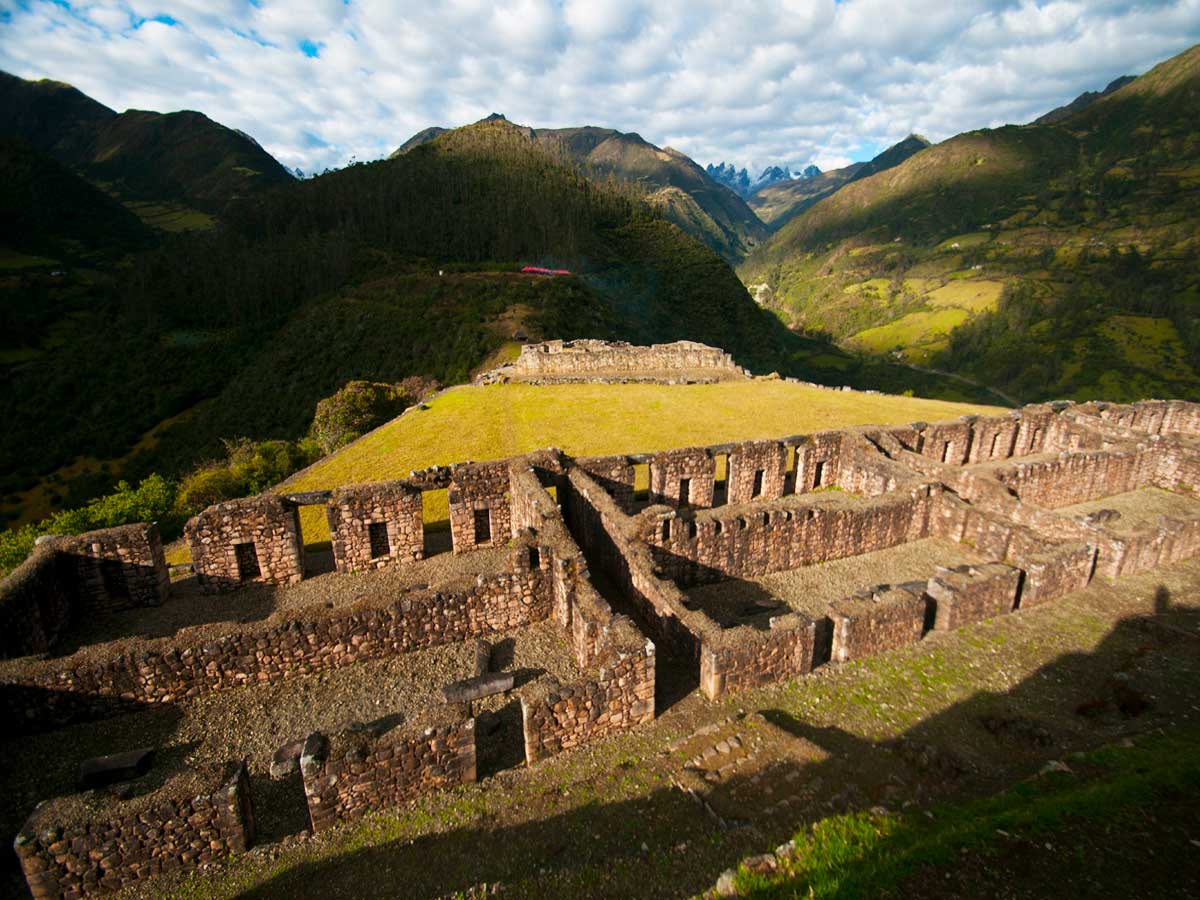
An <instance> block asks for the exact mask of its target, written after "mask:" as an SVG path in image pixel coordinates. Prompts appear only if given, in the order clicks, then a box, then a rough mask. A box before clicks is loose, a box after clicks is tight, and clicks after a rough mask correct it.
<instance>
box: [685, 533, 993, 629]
mask: <svg viewBox="0 0 1200 900" xmlns="http://www.w3.org/2000/svg"><path fill="white" fill-rule="evenodd" d="M983 561H984V560H983V558H982V557H981V556H980V555H979V554H978V553H975V552H974V551H972V550H971V549H970V548H969V547H967V546H966V545H964V544H959V543H957V542H955V541H942V540H938V539H937V538H927V539H925V540H921V541H913V542H912V543H908V544H901V545H900V546H898V547H889V548H888V549H886V550H877V551H876V552H874V553H864V554H862V555H861V556H852V557H849V558H847V559H835V560H829V561H828V562H823V563H818V564H817V565H813V566H804V567H803V568H799V569H793V570H791V571H789V572H775V573H773V574H771V575H764V576H762V577H761V578H746V579H742V578H728V579H725V580H724V581H718V582H715V583H713V584H705V585H699V586H696V587H692V588H689V589H688V591H687V601H686V602H687V603H688V605H689V606H692V607H693V608H698V609H701V610H703V611H704V612H705V613H706V614H707V615H708V616H709V617H710V618H712V619H713V620H714V621H716V622H718V623H720V624H721V625H722V626H724V627H726V628H728V627H732V626H735V625H756V626H759V627H762V628H766V627H768V625H767V622H768V620H769V619H770V617H771V616H777V615H779V614H780V613H783V612H787V610H788V609H789V608H790V609H793V610H796V611H797V612H802V613H804V614H805V615H807V616H809V617H811V618H814V619H816V618H820V617H822V616H824V615H826V614H827V613H828V612H829V606H830V604H831V603H833V602H834V601H837V600H841V599H842V598H843V597H849V596H850V595H852V594H853V593H855V591H859V590H863V589H867V588H872V587H875V586H877V585H881V584H903V583H904V582H906V581H916V580H921V581H925V580H928V579H929V578H932V577H933V575H934V574H935V573H936V571H937V567H938V566H957V565H962V564H964V563H977V562H983Z"/></svg>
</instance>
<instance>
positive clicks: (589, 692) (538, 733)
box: [510, 461, 656, 764]
mask: <svg viewBox="0 0 1200 900" xmlns="http://www.w3.org/2000/svg"><path fill="white" fill-rule="evenodd" d="M543 472H544V475H545V477H546V478H547V480H551V479H552V480H554V481H555V486H556V488H557V490H558V491H559V492H560V493H561V494H562V495H564V496H565V495H566V493H567V492H568V490H569V488H568V484H567V480H566V478H565V475H566V472H565V470H563V469H562V467H561V465H554V466H553V467H552V470H549V471H547V470H543ZM510 493H511V497H512V509H513V517H514V522H515V523H517V524H519V525H520V526H521V527H522V528H523V529H526V530H527V531H528V532H530V533H531V534H534V535H537V538H538V540H539V542H540V543H542V544H544V547H543V549H541V550H540V553H541V554H543V555H544V557H545V558H548V560H549V567H550V571H551V573H552V575H551V579H552V587H553V595H554V606H555V613H554V615H555V619H556V621H557V622H558V623H559V625H560V626H561V627H562V628H563V629H564V630H565V632H566V633H567V635H568V638H569V641H568V642H569V644H570V646H571V649H572V651H573V653H574V655H575V661H576V663H577V664H578V665H579V667H580V668H581V669H582V670H583V672H584V677H583V678H582V679H580V680H579V681H576V682H574V683H572V684H569V685H562V684H560V683H558V682H557V680H555V679H546V680H545V681H543V682H542V683H540V684H535V685H531V686H529V687H528V688H525V689H522V690H521V692H520V700H521V722H522V729H523V732H524V742H525V759H526V761H527V762H528V763H531V764H532V763H533V762H536V761H537V760H539V759H543V758H545V757H547V756H550V755H552V754H554V753H558V752H560V751H562V750H568V749H571V748H572V747H576V746H579V745H581V744H583V743H586V742H588V741H591V740H595V739H596V738H598V737H600V736H602V735H605V734H611V733H613V732H616V731H623V730H625V729H628V728H632V727H634V726H636V725H639V724H642V723H645V722H649V721H652V720H653V718H654V685H655V675H656V665H655V661H656V657H655V646H654V643H653V642H652V641H650V640H647V639H646V637H645V636H644V635H643V634H642V633H641V631H640V630H638V628H637V627H636V626H635V625H634V624H633V623H632V622H630V621H629V619H627V618H626V617H624V616H620V615H614V613H613V611H612V608H611V607H610V606H609V605H608V602H607V601H605V600H604V598H603V597H601V596H600V594H599V593H598V592H597V591H596V589H595V588H594V587H593V586H592V583H591V580H590V577H589V573H588V567H587V561H586V560H585V559H584V556H583V552H582V551H581V550H580V548H579V545H578V544H577V543H576V542H575V540H574V538H573V537H572V536H571V532H570V531H568V530H567V528H566V524H565V522H564V519H563V516H562V513H561V511H560V510H559V508H558V506H557V505H556V504H555V502H554V501H553V500H552V499H551V498H550V495H549V494H548V493H547V492H546V490H545V489H544V488H543V486H542V484H541V482H540V480H539V478H538V476H537V475H536V474H535V471H534V468H533V467H528V466H523V465H522V464H521V463H520V462H518V461H514V462H513V464H512V466H511V469H510Z"/></svg>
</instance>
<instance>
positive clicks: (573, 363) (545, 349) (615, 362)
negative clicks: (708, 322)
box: [507, 340, 746, 378]
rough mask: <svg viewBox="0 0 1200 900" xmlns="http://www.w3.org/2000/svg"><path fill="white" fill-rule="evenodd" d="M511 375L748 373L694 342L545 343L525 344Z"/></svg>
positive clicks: (722, 354)
mask: <svg viewBox="0 0 1200 900" xmlns="http://www.w3.org/2000/svg"><path fill="white" fill-rule="evenodd" d="M507 368H509V369H510V370H511V374H513V375H517V376H534V377H538V376H540V377H550V378H554V377H578V376H583V377H586V376H589V375H596V374H606V375H608V374H612V373H617V372H627V373H630V374H638V373H649V372H662V371H669V370H673V369H680V370H683V369H690V370H703V369H711V370H714V371H715V372H716V373H718V374H724V375H727V376H736V377H745V375H746V372H745V370H744V369H743V368H742V367H741V366H739V365H738V364H737V363H735V362H734V361H733V357H732V356H730V355H729V354H728V353H726V352H725V351H724V350H721V349H720V348H718V347H709V346H707V345H705V344H698V343H695V342H694V341H676V342H675V343H673V344H652V345H651V346H649V347H644V346H643V347H639V346H634V345H631V344H626V343H623V342H620V341H611V342H610V341H596V340H578V341H546V342H544V343H541V344H526V345H525V346H523V347H522V348H521V354H520V356H518V357H517V359H516V361H515V362H513V363H512V364H511V366H510V367H507Z"/></svg>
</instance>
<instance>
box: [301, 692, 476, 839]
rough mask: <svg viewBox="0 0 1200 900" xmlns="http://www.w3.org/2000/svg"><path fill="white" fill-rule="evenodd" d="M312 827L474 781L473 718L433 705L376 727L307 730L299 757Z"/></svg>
mask: <svg viewBox="0 0 1200 900" xmlns="http://www.w3.org/2000/svg"><path fill="white" fill-rule="evenodd" d="M300 773H301V778H302V779H303V781H304V796H305V798H306V799H307V801H308V813H309V817H310V819H311V821H312V830H313V832H314V833H316V832H320V831H324V830H326V829H327V828H331V827H333V826H334V825H336V824H337V823H339V822H347V821H352V820H354V819H358V818H361V817H362V816H364V815H366V814H367V813H369V812H372V811H375V810H379V809H387V808H389V807H394V806H399V805H400V804H402V803H403V802H405V801H406V800H411V799H412V798H413V797H419V796H421V795H423V794H428V793H430V792H432V791H437V790H443V789H445V788H449V787H453V786H455V785H459V784H466V783H468V782H472V781H474V780H475V720H474V719H473V718H470V716H469V713H468V711H467V710H466V708H464V707H457V706H447V707H435V708H433V709H431V710H428V711H426V712H425V713H424V714H422V715H420V716H418V717H417V718H415V719H414V720H413V721H411V722H406V723H404V724H403V725H397V726H396V727H394V728H391V729H389V730H386V731H383V732H378V731H375V730H372V729H347V730H343V731H340V732H338V733H336V734H333V735H329V736H326V735H324V734H321V733H320V732H316V733H314V734H311V735H309V737H308V740H306V741H305V742H304V750H303V752H302V753H301V756H300Z"/></svg>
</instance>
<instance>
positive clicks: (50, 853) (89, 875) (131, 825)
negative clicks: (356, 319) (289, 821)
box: [14, 764, 254, 900]
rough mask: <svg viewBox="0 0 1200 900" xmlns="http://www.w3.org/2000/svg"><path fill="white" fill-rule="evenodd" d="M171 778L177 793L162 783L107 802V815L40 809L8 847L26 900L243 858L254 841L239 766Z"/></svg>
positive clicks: (62, 807) (102, 889)
mask: <svg viewBox="0 0 1200 900" xmlns="http://www.w3.org/2000/svg"><path fill="white" fill-rule="evenodd" d="M230 768H232V770H233V771H232V775H229V774H228V770H229V769H230ZM176 779H177V781H178V782H179V783H181V785H180V786H176V784H174V783H172V782H171V781H168V782H167V784H166V785H164V786H163V787H162V788H160V789H159V790H157V791H155V792H153V793H151V794H148V795H146V796H143V797H137V798H134V799H132V800H128V801H118V800H116V799H115V798H114V799H113V800H112V801H111V808H108V809H103V808H102V809H99V810H93V809H92V808H90V805H89V806H88V807H84V811H81V810H80V809H79V807H80V805H81V803H82V802H83V801H81V800H80V799H79V798H58V799H56V800H50V801H49V802H47V803H45V804H43V805H42V806H40V807H39V808H38V810H37V811H36V812H35V813H34V815H33V816H32V817H31V818H30V819H29V821H28V822H26V823H25V825H24V827H23V828H22V829H21V832H20V833H19V834H18V835H17V838H16V841H15V843H14V847H15V849H16V852H17V857H18V859H19V860H20V863H21V869H22V870H23V872H24V874H25V880H26V882H27V883H28V885H29V890H30V892H31V893H32V894H33V896H34V897H35V898H37V900H43V898H45V900H49V898H58V897H82V896H91V895H94V894H101V893H111V892H114V891H118V890H120V889H122V888H124V887H127V886H129V885H132V884H134V883H135V882H140V881H143V880H145V879H147V878H154V877H156V876H158V875H165V874H169V873H172V872H178V871H185V870H189V869H196V868H199V867H200V866H202V865H204V864H206V863H209V862H212V861H213V860H216V859H220V858H222V857H225V856H229V855H231V854H234V853H244V852H245V851H246V850H247V849H248V848H249V846H250V845H251V844H252V843H253V841H254V815H253V810H252V808H251V804H250V793H249V782H248V779H247V774H246V767H245V765H244V764H237V765H233V766H231V767H219V766H212V767H208V768H204V769H200V770H192V771H190V772H187V773H184V774H182V775H180V776H176ZM184 782H186V786H183V785H182V783H184Z"/></svg>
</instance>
